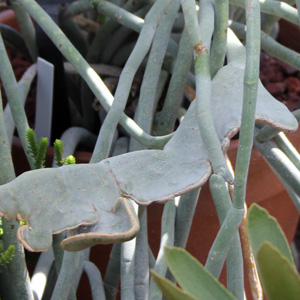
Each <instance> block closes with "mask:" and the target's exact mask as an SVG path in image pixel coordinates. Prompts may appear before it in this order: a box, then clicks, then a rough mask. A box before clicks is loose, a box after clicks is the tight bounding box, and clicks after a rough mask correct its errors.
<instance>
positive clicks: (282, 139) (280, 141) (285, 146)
mask: <svg viewBox="0 0 300 300" xmlns="http://www.w3.org/2000/svg"><path fill="white" fill-rule="evenodd" d="M274 140H275V142H276V144H277V145H278V146H279V148H280V149H281V150H282V151H283V152H284V153H285V155H286V156H287V157H288V158H289V160H290V161H291V162H292V163H293V164H294V165H295V167H297V168H298V170H300V154H299V153H298V151H297V150H296V149H295V147H294V146H293V144H292V143H291V142H290V141H289V139H288V138H287V137H286V135H285V134H284V133H283V132H280V133H278V134H277V135H276V136H275V138H274Z"/></svg>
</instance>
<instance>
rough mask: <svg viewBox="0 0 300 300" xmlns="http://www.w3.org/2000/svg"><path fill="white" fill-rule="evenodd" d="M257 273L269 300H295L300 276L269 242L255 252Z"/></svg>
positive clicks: (299, 290)
mask: <svg viewBox="0 0 300 300" xmlns="http://www.w3.org/2000/svg"><path fill="white" fill-rule="evenodd" d="M257 267H258V273H259V277H260V280H261V283H262V285H263V289H264V291H265V293H266V295H267V297H268V299H269V300H282V299H284V300H297V299H299V295H300V276H299V274H298V272H297V270H296V269H295V268H294V266H293V265H292V264H291V262H290V261H289V260H288V259H287V258H286V257H285V256H283V255H282V254H281V253H280V251H279V250H278V249H276V248H275V247H274V246H272V244H271V243H270V242H264V243H263V244H262V245H261V246H260V248H259V249H258V251H257Z"/></svg>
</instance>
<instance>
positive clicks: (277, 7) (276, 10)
mask: <svg viewBox="0 0 300 300" xmlns="http://www.w3.org/2000/svg"><path fill="white" fill-rule="evenodd" d="M229 3H230V4H232V5H236V6H238V7H243V8H245V2H244V1H243V0H230V2H229ZM259 4H260V10H261V11H262V12H265V13H267V14H270V15H274V16H276V17H278V18H283V19H285V20H287V21H289V22H291V23H294V24H296V25H300V22H299V18H298V12H297V9H296V8H294V7H292V6H290V5H288V4H287V3H285V2H280V1H270V0H260V1H259Z"/></svg>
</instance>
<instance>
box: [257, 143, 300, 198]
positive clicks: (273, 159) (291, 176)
mask: <svg viewBox="0 0 300 300" xmlns="http://www.w3.org/2000/svg"><path fill="white" fill-rule="evenodd" d="M254 145H255V147H256V148H257V149H258V150H259V152H261V154H262V155H263V156H264V158H265V160H266V161H267V163H268V164H269V165H270V166H271V167H272V170H273V171H274V172H275V174H276V175H277V176H280V179H281V181H282V182H283V184H287V185H288V186H290V187H291V188H292V189H293V191H294V192H295V193H296V194H297V195H300V171H299V170H298V169H297V167H296V166H295V165H294V164H293V163H292V162H291V161H290V160H289V158H288V157H287V156H286V155H285V154H284V153H283V152H282V151H281V150H280V149H279V148H278V147H277V145H276V144H275V143H274V142H272V141H267V142H264V143H259V142H258V141H256V140H255V139H254Z"/></svg>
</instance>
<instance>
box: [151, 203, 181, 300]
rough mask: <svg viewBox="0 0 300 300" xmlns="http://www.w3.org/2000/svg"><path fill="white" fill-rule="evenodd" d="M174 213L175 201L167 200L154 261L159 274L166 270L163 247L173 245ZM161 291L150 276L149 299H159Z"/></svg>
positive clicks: (164, 273) (163, 273) (164, 272)
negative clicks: (157, 250)
mask: <svg viewBox="0 0 300 300" xmlns="http://www.w3.org/2000/svg"><path fill="white" fill-rule="evenodd" d="M175 214H176V206H175V201H174V200H171V201H168V202H167V203H166V204H165V206H164V211H163V215H162V222H161V226H162V227H161V239H160V247H159V252H158V255H157V259H156V263H155V265H154V268H153V269H154V271H155V272H156V273H157V274H159V275H160V276H165V275H166V272H167V264H166V262H165V260H164V258H163V255H164V248H165V247H173V246H174V227H175V226H174V225H175V224H174V221H175ZM161 298H162V292H161V290H160V289H159V288H158V286H157V285H156V284H155V282H154V280H153V277H151V278H150V293H149V299H150V300H153V299H161Z"/></svg>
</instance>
